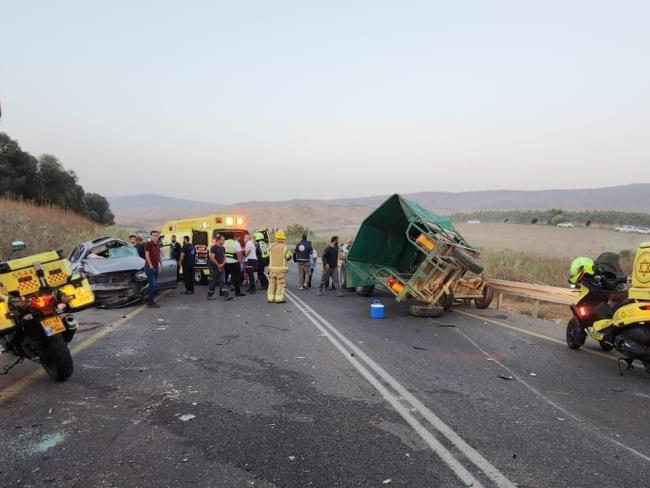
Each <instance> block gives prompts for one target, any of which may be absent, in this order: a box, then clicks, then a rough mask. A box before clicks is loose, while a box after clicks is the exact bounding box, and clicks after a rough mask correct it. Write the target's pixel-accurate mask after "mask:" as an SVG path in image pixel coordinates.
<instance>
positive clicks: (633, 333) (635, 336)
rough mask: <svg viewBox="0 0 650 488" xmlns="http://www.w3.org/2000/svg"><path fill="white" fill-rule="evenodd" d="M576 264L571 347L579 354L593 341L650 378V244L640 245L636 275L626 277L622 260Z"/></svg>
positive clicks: (607, 258) (605, 258) (609, 257)
mask: <svg viewBox="0 0 650 488" xmlns="http://www.w3.org/2000/svg"><path fill="white" fill-rule="evenodd" d="M590 261H591V260H589V259H587V258H578V259H576V260H574V262H573V263H572V266H571V268H572V269H571V272H570V274H571V277H570V279H569V281H570V282H572V283H574V284H576V285H578V286H579V290H578V298H577V299H576V302H575V303H574V304H573V305H571V311H572V313H573V318H572V319H571V320H570V321H569V323H568V324H567V330H566V342H567V345H568V346H569V347H570V348H571V349H579V348H580V347H582V346H583V345H584V343H585V341H586V340H587V337H590V338H592V339H594V340H596V341H598V342H599V344H600V346H601V348H602V349H603V350H605V351H609V350H611V349H616V350H617V351H618V352H620V353H621V354H622V355H623V357H622V358H620V359H619V371H620V373H621V374H623V371H622V369H621V362H624V363H626V364H627V368H628V369H632V363H633V362H634V360H639V361H641V362H642V363H643V365H644V367H645V369H646V371H647V372H648V373H650V242H646V243H643V244H641V245H639V248H638V250H637V252H636V255H635V259H634V266H633V269H632V274H631V276H630V277H629V278H628V277H627V276H625V275H624V273H623V272H622V270H621V268H620V265H619V262H618V256H617V255H616V254H613V253H604V254H602V255H601V256H599V257H598V259H596V260H595V261H593V262H590Z"/></svg>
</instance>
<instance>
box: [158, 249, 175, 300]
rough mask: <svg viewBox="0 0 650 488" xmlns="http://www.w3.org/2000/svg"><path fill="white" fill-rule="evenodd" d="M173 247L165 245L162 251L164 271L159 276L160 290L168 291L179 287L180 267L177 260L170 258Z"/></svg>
mask: <svg viewBox="0 0 650 488" xmlns="http://www.w3.org/2000/svg"><path fill="white" fill-rule="evenodd" d="M170 255H171V246H170V245H169V244H168V245H165V246H163V247H162V249H161V250H160V257H161V260H162V271H161V272H160V274H159V275H158V286H157V287H156V289H158V290H166V289H170V288H176V286H177V285H178V280H177V277H178V266H177V263H176V260H175V259H172V258H171V257H170Z"/></svg>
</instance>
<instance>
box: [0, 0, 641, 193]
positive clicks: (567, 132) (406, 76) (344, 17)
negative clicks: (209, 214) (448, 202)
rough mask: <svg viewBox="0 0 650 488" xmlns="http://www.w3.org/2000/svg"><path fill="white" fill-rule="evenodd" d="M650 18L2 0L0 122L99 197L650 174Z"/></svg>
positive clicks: (496, 6)
mask: <svg viewBox="0 0 650 488" xmlns="http://www.w3.org/2000/svg"><path fill="white" fill-rule="evenodd" d="M648 19H650V2H648V1H647V0H640V1H627V0H612V1H597V0H586V1H571V0H563V1H549V0H540V1H537V2H534V1H521V0H513V1H500V0H483V1H474V2H471V1H454V2H451V1H440V2H436V1H422V2H414V1H413V2H410V1H399V2H398V1H391V2H384V1H367V2H366V1H354V0H347V1H341V2H338V1H332V0H330V1H327V2H315V1H308V0H302V1H295V2H284V1H269V0H266V1H251V0H248V1H245V2H238V1H229V2H217V1H205V2H199V1H185V2H180V1H176V2H164V1H161V0H156V1H151V2H144V1H137V2H134V1H130V2H121V1H111V2H101V5H100V2H88V1H57V2H47V1H44V0H43V1H28V0H4V1H3V2H2V7H1V10H0V101H1V103H2V109H3V117H2V121H1V122H0V130H2V131H6V132H7V133H8V134H9V135H10V136H11V137H13V138H15V139H18V140H19V142H20V143H21V145H22V147H23V148H24V149H26V150H28V151H30V152H32V153H33V154H40V153H43V152H49V153H53V154H55V155H56V156H58V157H59V158H60V159H61V160H62V162H63V163H64V164H65V166H66V167H68V168H70V169H74V170H75V171H76V172H77V173H78V174H79V176H80V180H81V183H82V184H83V185H84V187H85V188H86V190H87V191H97V192H100V193H103V194H106V195H125V194H133V193H143V192H147V193H149V192H155V193H163V194H167V195H175V196H179V197H187V198H195V199H202V200H209V201H216V202H223V203H230V202H234V201H241V200H251V199H257V200H261V199H272V200H280V199H287V198H304V197H313V198H336V197H344V196H362V195H369V194H384V193H390V192H413V191H426V190H449V191H462V190H476V189H496V188H514V189H538V188H567V187H576V186H580V187H591V186H606V185H611V184H622V183H628V182H634V181H645V182H648V181H650V177H649V176H648V172H647V169H648V168H650V61H649V55H648V53H649V52H650V28H649V27H648ZM226 179H227V180H228V181H225V180H226Z"/></svg>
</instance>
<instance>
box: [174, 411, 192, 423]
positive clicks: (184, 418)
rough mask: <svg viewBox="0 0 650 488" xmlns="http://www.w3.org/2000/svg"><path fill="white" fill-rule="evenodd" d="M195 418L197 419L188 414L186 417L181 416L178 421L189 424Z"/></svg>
mask: <svg viewBox="0 0 650 488" xmlns="http://www.w3.org/2000/svg"><path fill="white" fill-rule="evenodd" d="M193 418H196V415H192V414H191V413H186V414H185V415H181V416H180V417H178V420H180V421H182V422H188V421H190V420H192V419H193Z"/></svg>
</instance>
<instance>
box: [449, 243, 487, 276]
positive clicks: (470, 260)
mask: <svg viewBox="0 0 650 488" xmlns="http://www.w3.org/2000/svg"><path fill="white" fill-rule="evenodd" d="M451 255H452V256H453V257H454V258H456V259H457V260H458V262H459V263H460V264H462V265H463V266H465V267H466V268H467V269H468V270H469V271H471V272H472V273H474V274H481V273H482V272H483V265H482V264H481V261H479V260H478V257H477V256H474V255H472V254H470V253H468V252H467V251H465V250H464V249H461V248H459V247H455V248H454V249H453V250H452V251H451Z"/></svg>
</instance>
